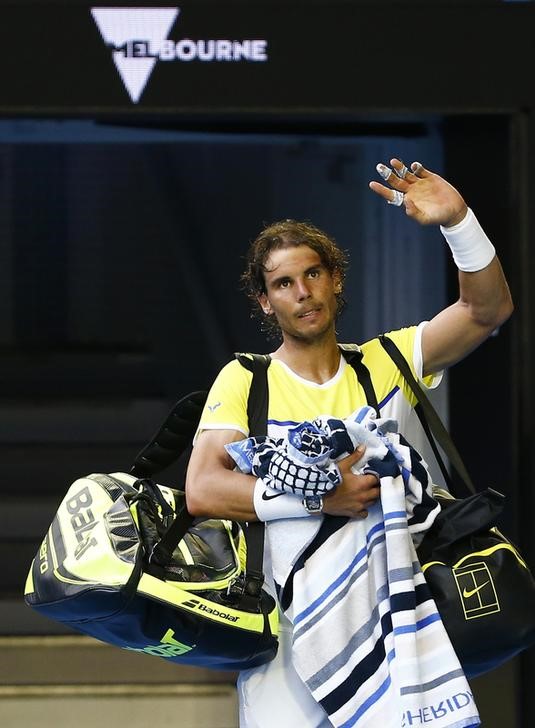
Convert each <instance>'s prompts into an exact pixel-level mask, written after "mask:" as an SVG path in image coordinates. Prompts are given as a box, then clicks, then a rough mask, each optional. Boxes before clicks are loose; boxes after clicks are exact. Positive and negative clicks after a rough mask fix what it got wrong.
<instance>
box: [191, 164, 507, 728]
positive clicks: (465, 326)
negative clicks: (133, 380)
mask: <svg viewBox="0 0 535 728" xmlns="http://www.w3.org/2000/svg"><path fill="white" fill-rule="evenodd" d="M390 164H391V166H392V169H390V168H388V167H386V166H385V165H382V164H381V165H378V167H377V170H378V172H379V174H380V175H381V177H382V178H383V180H384V181H385V182H386V183H387V184H380V183H378V182H371V183H370V188H371V189H372V190H373V191H374V192H375V193H377V194H378V195H380V196H381V197H382V198H383V199H385V200H386V201H387V202H388V203H390V204H393V205H398V206H401V205H404V207H405V210H406V213H407V215H409V217H412V218H413V219H415V220H416V221H417V222H419V223H420V224H435V225H440V226H441V230H442V232H443V234H444V237H445V238H446V241H447V242H448V244H449V246H450V248H451V251H452V254H453V258H454V261H455V263H456V265H457V267H458V269H459V300H458V301H457V302H456V303H454V304H453V305H451V306H449V307H448V308H446V309H444V310H443V311H441V312H440V313H439V314H437V315H436V316H435V317H434V318H433V319H432V320H431V321H429V322H422V323H421V324H420V325H419V326H414V327H410V328H407V329H402V330H400V331H396V332H390V336H391V338H393V339H394V341H395V342H396V344H397V345H398V347H399V348H400V349H401V351H402V352H403V354H404V355H405V357H406V358H407V360H408V361H409V363H410V364H411V367H412V368H413V371H414V373H415V375H416V376H417V377H418V378H419V379H420V380H421V381H423V383H424V385H425V386H428V387H432V386H436V384H438V382H439V381H440V372H441V371H442V370H443V369H444V368H446V367H449V366H451V365H452V364H455V363H456V362H457V361H459V360H460V359H462V358H463V357H464V356H466V355H467V354H468V353H469V352H470V351H472V350H473V349H474V348H476V347H477V346H478V345H479V344H481V343H482V342H483V341H484V340H485V339H486V338H487V337H488V336H489V335H490V334H491V332H492V331H493V330H494V329H495V328H496V327H497V326H499V325H500V324H502V323H503V322H504V321H505V320H506V319H507V318H508V317H509V316H510V314H511V312H512V310H513V305H512V301H511V296H510V293H509V290H508V286H507V283H506V281H505V278H504V275H503V272H502V269H501V266H500V263H499V261H498V259H497V257H496V255H495V250H494V247H493V246H492V244H491V243H490V241H489V240H488V238H487V236H486V235H485V233H484V232H483V230H482V229H481V227H480V226H479V224H478V222H477V220H476V218H475V216H474V214H473V212H472V211H471V210H469V208H468V207H467V205H466V203H465V201H464V200H463V198H462V197H461V195H460V194H459V193H458V192H457V190H455V189H454V188H453V187H452V186H451V185H450V184H449V183H448V182H446V181H445V180H444V179H442V178H441V177H440V176H438V175H437V174H434V173H432V172H430V171H429V170H427V169H425V168H424V167H423V166H422V165H421V164H420V163H418V162H414V163H413V164H412V165H411V168H410V169H408V168H407V167H405V165H404V164H403V162H401V161H400V160H398V159H392V160H391V162H390ZM344 270H345V260H344V256H343V254H342V253H341V251H340V250H339V249H338V248H337V247H336V245H335V244H334V243H333V242H332V241H331V240H329V238H328V237H327V236H326V235H325V234H324V233H322V232H321V231H319V230H317V229H316V228H314V227H313V226H309V225H305V224H303V223H295V222H293V221H285V222H282V223H276V224H275V225H273V226H270V227H268V228H266V229H265V230H264V231H263V232H262V233H261V234H260V235H259V236H258V238H257V239H256V240H255V241H254V243H253V244H252V246H251V249H250V251H249V258H248V265H247V270H246V273H245V274H244V281H245V283H246V288H247V290H248V293H249V295H250V297H252V298H253V300H255V301H256V303H257V305H258V307H259V311H260V313H261V315H262V316H263V317H264V319H265V322H267V326H268V328H269V327H271V328H273V327H275V328H278V329H279V330H280V335H281V337H282V343H281V345H280V346H279V348H278V349H277V350H276V351H275V352H273V353H272V355H271V358H272V363H271V366H270V367H269V370H268V385H269V394H270V398H269V412H268V434H269V435H271V436H273V437H281V436H282V435H283V434H284V432H285V431H286V430H287V429H288V427H290V426H293V425H295V424H296V423H298V422H302V421H304V420H313V419H314V418H315V417H317V416H318V415H321V414H329V415H333V416H335V417H338V418H341V419H343V418H345V417H347V416H348V415H349V414H350V413H352V412H354V411H355V410H357V409H358V407H360V406H361V405H363V404H366V398H365V395H364V392H363V390H362V387H361V386H360V384H359V382H358V380H357V377H356V374H355V372H354V370H353V369H352V367H350V366H347V365H346V362H345V360H344V358H343V357H342V355H341V352H340V349H339V348H338V344H337V341H336V332H335V321H336V317H337V314H338V312H339V309H340V306H341V301H342V292H343V282H344ZM360 350H361V352H362V355H363V363H364V364H365V365H366V366H367V368H368V369H369V371H370V373H371V378H372V383H373V386H374V390H375V392H376V396H377V400H378V402H379V407H380V412H381V416H384V417H393V418H395V419H396V420H398V423H399V429H400V431H401V432H403V430H404V428H405V424H406V422H407V418H408V417H409V415H410V413H411V404H410V402H411V398H410V395H409V393H408V391H407V390H406V387H405V385H404V382H403V379H402V377H401V375H400V373H399V371H398V370H397V368H396V367H395V366H394V365H393V363H392V362H391V360H389V358H388V356H387V355H386V353H385V352H384V351H383V350H382V347H381V345H380V343H379V342H378V340H377V339H374V340H372V341H370V342H367V343H366V344H363V345H362V346H361V347H360ZM250 381H251V374H250V373H249V372H248V371H246V370H245V369H244V368H243V367H241V365H240V364H239V363H238V362H236V361H234V362H231V363H230V364H228V365H227V366H226V367H225V368H224V369H223V370H222V371H221V372H220V374H219V376H218V378H217V379H216V381H215V383H214V385H213V387H212V390H211V392H210V394H209V396H208V400H207V404H206V407H205V410H204V412H203V415H202V417H201V422H200V426H199V433H198V436H197V440H196V445H195V448H194V451H193V455H192V457H191V461H190V465H189V468H188V476H187V497H188V508H189V510H190V512H191V513H192V514H194V515H196V516H212V517H225V518H231V519H234V520H238V521H251V520H257V519H258V520H262V521H271V520H277V519H288V518H318V517H319V516H321V513H324V514H330V515H338V516H349V517H353V518H365V517H366V516H367V509H368V508H369V507H370V506H371V505H372V504H373V503H375V502H376V500H377V499H378V497H379V486H378V481H377V478H376V477H375V476H374V475H369V474H368V475H358V474H354V473H353V472H352V466H353V465H354V464H355V463H357V462H358V460H359V459H360V458H361V457H362V451H358V450H357V451H355V452H354V453H353V454H351V455H349V456H348V457H346V458H345V459H344V460H342V461H340V462H339V463H338V466H339V468H340V473H341V476H342V480H341V483H340V484H339V485H338V486H337V487H336V489H335V490H333V491H331V492H330V493H329V494H327V495H326V496H325V497H324V498H323V500H322V502H320V504H319V507H318V503H317V502H315V503H314V504H311V503H309V502H308V501H307V499H306V498H305V499H302V498H301V497H298V496H296V495H293V494H290V493H285V494H284V495H282V496H280V497H276V498H272V497H269V494H268V490H267V489H266V487H265V486H264V484H263V483H262V481H261V480H260V479H259V480H256V478H255V477H254V476H251V475H246V474H243V473H238V472H235V470H234V465H235V463H234V461H233V460H232V459H231V458H230V456H229V455H228V454H227V452H226V450H225V445H227V444H228V443H231V442H234V441H237V440H240V439H242V438H244V437H247V436H248V434H249V433H248V428H247V414H246V407H247V396H248V389H249V385H250ZM251 434H254V433H251ZM326 568H329V566H328V565H326ZM266 578H267V584H268V586H269V584H270V574H269V554H268V555H267V559H266ZM271 583H272V582H271ZM288 635H289V626H288V622H287V620H285V619H284V618H283V619H282V623H281V634H280V649H279V654H278V655H277V658H276V659H275V660H274V661H273V662H271V663H269V664H268V665H265V666H262V667H260V668H257V669H255V670H252V671H247V672H246V673H242V675H241V676H240V681H239V693H240V721H241V722H240V725H241V726H242V728H244V727H246V728H272V726H278V727H280V728H285V727H286V726H287V727H288V728H290V727H291V728H294V727H295V726H302V728H309V727H310V728H319V727H320V726H321V727H322V728H323V726H328V725H330V723H329V721H328V720H327V718H326V715H325V713H324V712H323V709H322V708H321V706H319V705H318V704H317V703H315V701H314V700H313V699H312V697H311V695H310V693H309V692H308V690H307V688H306V687H305V686H304V684H303V683H302V682H301V681H300V679H299V677H298V676H297V674H296V673H295V671H294V670H293V667H292V659H291V644H290V640H289V637H288Z"/></svg>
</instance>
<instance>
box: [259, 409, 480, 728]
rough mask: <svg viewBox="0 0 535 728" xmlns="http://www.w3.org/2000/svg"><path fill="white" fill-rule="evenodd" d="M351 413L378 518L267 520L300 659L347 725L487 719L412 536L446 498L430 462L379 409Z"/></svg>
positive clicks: (446, 725) (323, 699)
mask: <svg viewBox="0 0 535 728" xmlns="http://www.w3.org/2000/svg"><path fill="white" fill-rule="evenodd" d="M327 419H330V418H319V419H318V420H316V421H315V423H314V425H315V426H317V427H319V428H321V427H322V423H323V425H324V424H325V422H326V420H327ZM344 424H345V425H346V426H347V430H348V433H349V434H350V436H351V438H352V441H353V442H358V441H365V442H366V446H367V449H366V453H365V456H364V459H363V460H362V461H359V463H358V466H359V469H361V470H364V471H366V472H369V471H370V470H371V471H374V472H376V473H377V474H378V476H379V477H380V481H381V488H380V501H378V502H377V503H376V504H375V505H374V506H373V507H371V508H370V509H369V515H368V517H367V518H366V519H345V518H336V517H324V518H310V519H292V520H284V521H273V522H270V523H268V524H267V529H266V531H267V539H268V542H269V545H270V550H271V555H272V561H273V574H274V577H275V581H276V582H277V584H278V589H279V597H280V603H281V607H282V609H283V610H284V612H285V614H286V616H287V617H288V619H289V620H290V622H291V623H292V625H293V648H292V654H293V662H294V666H295V669H296V671H297V673H298V675H299V676H300V678H301V679H302V680H303V682H304V683H305V685H306V686H307V687H308V689H309V690H310V692H311V693H312V695H313V697H314V699H315V700H316V701H317V702H318V703H320V704H321V705H322V706H323V708H324V709H325V711H326V713H327V714H328V716H329V720H330V721H331V723H332V724H333V725H334V726H336V727H337V728H346V727H349V726H359V727H360V728H371V727H372V726H373V728H377V726H381V728H390V727H391V728H408V727H409V726H422V725H424V724H425V725H429V726H432V727H433V728H467V727H469V726H479V725H480V721H479V717H478V712H477V708H476V706H475V703H474V699H473V696H472V693H471V690H470V687H469V685H468V682H467V680H466V678H465V675H464V673H463V671H462V668H461V666H460V664H459V661H458V659H457V657H456V655H455V652H454V650H453V648H452V646H451V642H450V640H449V638H448V636H447V633H446V631H445V629H444V626H443V624H442V620H441V618H440V615H439V614H438V611H437V608H436V605H435V602H434V601H433V599H432V597H431V594H430V592H429V589H428V587H427V584H426V582H425V579H424V577H423V574H422V572H421V569H420V565H419V562H418V559H417V556H416V551H415V546H414V543H413V539H414V540H416V541H417V542H418V540H419V539H420V538H421V537H422V535H423V533H424V532H425V530H427V528H428V527H429V526H430V525H431V523H432V522H433V520H434V517H435V515H436V513H437V512H438V509H439V506H438V504H437V503H436V501H434V500H433V499H432V497H431V481H430V479H429V476H428V473H427V468H426V466H425V463H423V461H422V459H421V458H420V456H419V455H418V453H416V452H415V451H414V450H413V449H412V448H411V447H410V446H409V445H408V444H407V443H406V442H405V441H404V440H403V438H402V437H401V436H400V435H399V434H397V433H395V432H394V430H395V423H393V422H392V421H391V420H390V421H385V420H375V421H374V418H373V415H372V413H371V411H370V409H369V408H363V409H362V410H359V412H358V413H356V415H355V417H354V418H348V420H346V421H344ZM359 438H360V439H359Z"/></svg>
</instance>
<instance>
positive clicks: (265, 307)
mask: <svg viewBox="0 0 535 728" xmlns="http://www.w3.org/2000/svg"><path fill="white" fill-rule="evenodd" d="M258 303H259V304H260V308H261V309H262V311H263V312H264V313H265V314H266V316H269V315H270V314H271V313H272V311H271V304H270V303H269V301H268V297H267V296H266V294H265V293H261V294H260V295H259V296H258Z"/></svg>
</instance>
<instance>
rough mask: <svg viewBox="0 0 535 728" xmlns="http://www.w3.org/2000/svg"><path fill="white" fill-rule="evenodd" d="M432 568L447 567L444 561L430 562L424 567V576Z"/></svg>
mask: <svg viewBox="0 0 535 728" xmlns="http://www.w3.org/2000/svg"><path fill="white" fill-rule="evenodd" d="M431 566H446V564H445V563H444V561H428V562H427V564H423V565H422V574H425V572H426V570H427V569H429V568H430V567H431Z"/></svg>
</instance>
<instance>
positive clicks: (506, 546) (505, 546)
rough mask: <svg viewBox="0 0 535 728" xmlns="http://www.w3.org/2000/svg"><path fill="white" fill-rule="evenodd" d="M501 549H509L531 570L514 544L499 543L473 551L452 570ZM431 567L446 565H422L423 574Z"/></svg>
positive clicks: (432, 562) (442, 562)
mask: <svg viewBox="0 0 535 728" xmlns="http://www.w3.org/2000/svg"><path fill="white" fill-rule="evenodd" d="M500 535H501V534H500ZM500 549H507V551H511V553H512V554H513V555H514V556H515V557H516V559H518V562H519V563H520V564H522V566H524V567H525V568H526V569H528V570H529V567H528V565H527V564H526V562H525V561H524V560H523V559H522V557H521V556H520V554H519V553H518V551H517V550H516V549H515V547H514V546H513V544H511V543H498V544H496V545H495V546H490V547H489V548H488V549H483V551H471V552H470V553H469V554H467V555H466V556H463V557H462V559H459V561H458V562H457V563H456V564H453V566H452V567H451V568H452V569H458V568H459V567H460V566H461V564H463V563H464V562H465V561H466V560H467V559H471V558H473V557H475V556H490V555H491V554H493V553H494V552H495V551H499V550H500ZM431 566H446V563H445V562H444V561H428V562H427V563H426V564H422V573H425V572H426V570H427V569H429V568H430V567H431Z"/></svg>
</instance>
